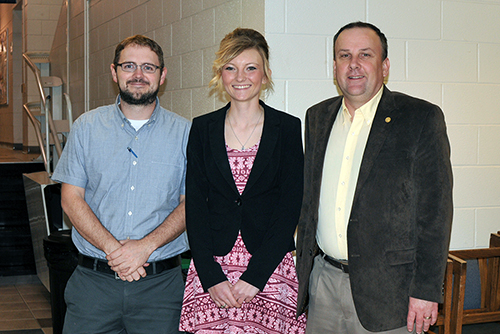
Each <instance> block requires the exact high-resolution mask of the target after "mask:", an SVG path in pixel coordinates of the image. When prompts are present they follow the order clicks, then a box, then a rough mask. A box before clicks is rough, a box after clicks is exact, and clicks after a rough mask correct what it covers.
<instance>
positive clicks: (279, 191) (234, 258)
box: [180, 28, 306, 334]
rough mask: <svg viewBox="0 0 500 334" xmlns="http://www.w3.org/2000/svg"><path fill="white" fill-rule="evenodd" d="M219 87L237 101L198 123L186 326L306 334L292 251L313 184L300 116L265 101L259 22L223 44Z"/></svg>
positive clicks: (193, 138)
mask: <svg viewBox="0 0 500 334" xmlns="http://www.w3.org/2000/svg"><path fill="white" fill-rule="evenodd" d="M216 55H217V59H216V60H215V62H214V65H213V71H214V78H213V79H212V81H211V83H210V84H211V86H213V87H214V88H215V90H216V91H217V92H218V93H219V94H222V95H224V96H226V97H228V98H229V103H228V104H227V105H226V106H225V107H223V108H221V109H219V110H217V111H214V112H212V113H209V114H206V115H203V116H200V117H197V118H195V119H194V121H193V125H192V129H191V133H190V137H189V143H188V149H187V156H188V167H187V176H186V227H187V232H188V238H189V243H190V247H191V252H192V255H193V261H192V262H191V265H190V268H189V273H188V277H187V282H186V290H185V293H184V302H183V309H182V314H181V321H180V330H183V331H187V332H190V333H214V334H215V333H304V332H305V322H306V320H305V315H302V316H301V317H300V318H299V319H298V320H297V319H296V318H295V310H296V305H297V287H298V283H297V276H296V273H295V266H294V262H293V258H292V253H291V252H292V251H293V250H294V249H295V244H294V239H293V235H294V231H295V228H296V225H297V222H298V218H299V214H300V206H301V201H302V189H303V151H302V140H301V126H300V120H299V119H297V118H296V117H293V116H291V115H288V114H286V113H284V112H280V111H277V110H275V109H273V108H271V107H269V106H267V105H266V104H265V103H264V102H262V101H261V100H260V97H261V94H262V93H263V92H264V91H266V90H269V89H272V81H271V71H270V69H269V48H268V45H267V42H266V40H265V38H264V37H263V36H262V35H261V34H260V33H259V32H257V31H255V30H252V29H242V28H238V29H236V30H234V31H233V32H231V33H229V34H228V35H226V36H225V38H224V39H223V40H222V41H221V43H220V49H219V51H218V52H217V54H216Z"/></svg>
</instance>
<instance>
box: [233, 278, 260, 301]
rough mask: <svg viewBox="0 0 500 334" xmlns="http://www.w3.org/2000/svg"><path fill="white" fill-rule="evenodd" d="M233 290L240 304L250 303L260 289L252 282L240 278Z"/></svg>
mask: <svg viewBox="0 0 500 334" xmlns="http://www.w3.org/2000/svg"><path fill="white" fill-rule="evenodd" d="M231 292H232V293H233V296H234V298H235V299H236V302H237V303H238V304H240V306H241V304H243V303H248V302H249V301H251V300H252V299H253V297H255V295H256V294H257V293H258V292H259V289H258V288H256V287H254V286H253V285H252V284H250V283H247V282H245V281H242V280H238V282H236V284H235V285H233V286H232V287H231Z"/></svg>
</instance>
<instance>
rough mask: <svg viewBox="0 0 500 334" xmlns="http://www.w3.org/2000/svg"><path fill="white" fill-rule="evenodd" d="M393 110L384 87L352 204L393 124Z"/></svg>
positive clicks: (392, 101) (389, 95)
mask: <svg viewBox="0 0 500 334" xmlns="http://www.w3.org/2000/svg"><path fill="white" fill-rule="evenodd" d="M395 108H396V105H395V102H394V98H393V97H392V94H391V92H390V90H389V89H387V88H386V87H385V86H384V92H383V95H382V98H381V100H380V103H379V105H378V108H377V112H376V114H375V117H374V119H373V124H372V128H371V130H370V135H369V136H368V141H367V142H366V147H365V152H364V154H363V160H362V161H361V166H360V169H359V176H358V182H357V184H356V191H355V195H354V199H353V203H354V202H355V201H356V198H357V196H358V193H359V190H360V189H361V187H363V184H364V182H365V181H366V179H367V178H368V175H369V174H370V171H371V169H372V167H373V163H374V161H375V159H376V158H377V156H378V154H379V152H380V149H381V148H382V145H383V144H384V141H385V138H386V137H387V133H388V131H389V129H390V128H391V127H392V124H394V121H395V120H394V109H395Z"/></svg>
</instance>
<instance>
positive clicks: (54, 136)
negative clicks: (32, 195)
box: [23, 53, 62, 174]
mask: <svg viewBox="0 0 500 334" xmlns="http://www.w3.org/2000/svg"><path fill="white" fill-rule="evenodd" d="M23 59H24V60H25V61H26V63H27V64H28V66H29V68H31V70H32V71H33V74H34V75H35V80H36V85H37V88H38V93H39V94H40V99H41V108H42V111H43V113H44V114H45V118H46V121H47V124H48V127H47V131H46V132H47V134H46V136H47V142H46V156H47V160H49V159H48V157H49V155H50V140H49V132H50V137H52V141H53V142H54V146H55V148H56V152H57V155H58V156H59V157H60V156H61V154H62V148H61V143H60V142H59V138H58V137H57V130H56V126H55V124H54V120H53V119H52V113H51V112H50V109H49V108H48V107H47V97H46V96H45V92H44V91H43V86H42V80H41V78H40V69H39V68H38V67H37V66H36V65H35V64H34V63H33V62H32V61H31V59H30V57H29V56H28V55H27V54H25V53H23ZM33 126H35V124H33ZM45 167H46V170H47V173H49V174H50V165H49V164H46V166H45Z"/></svg>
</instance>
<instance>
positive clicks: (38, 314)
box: [0, 277, 52, 334]
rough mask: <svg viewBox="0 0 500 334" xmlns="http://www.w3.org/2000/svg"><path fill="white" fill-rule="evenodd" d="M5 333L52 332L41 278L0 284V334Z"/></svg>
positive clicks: (50, 318) (45, 291) (46, 297)
mask: <svg viewBox="0 0 500 334" xmlns="http://www.w3.org/2000/svg"><path fill="white" fill-rule="evenodd" d="M9 279H12V277H10V278H9ZM2 280H3V278H0V283H1V282H2ZM18 281H20V282H22V281H23V277H19V279H18ZM31 281H35V280H34V279H32V280H31ZM6 333H15V334H28V333H30V334H31V333H32V334H52V314H51V309H50V293H49V292H48V291H47V289H46V288H45V286H43V284H42V283H40V281H38V282H36V281H35V282H27V283H25V282H22V283H20V284H9V285H0V334H6Z"/></svg>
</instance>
